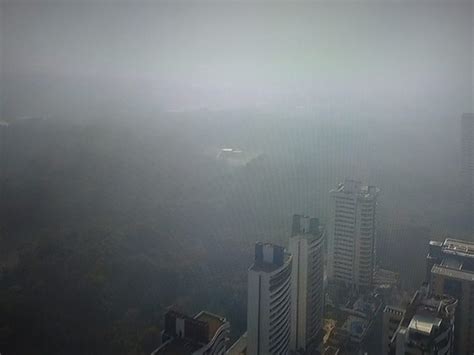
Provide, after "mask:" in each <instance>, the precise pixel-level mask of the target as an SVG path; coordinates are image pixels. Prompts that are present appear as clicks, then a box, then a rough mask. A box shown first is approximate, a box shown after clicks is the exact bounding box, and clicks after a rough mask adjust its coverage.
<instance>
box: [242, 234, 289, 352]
mask: <svg viewBox="0 0 474 355" xmlns="http://www.w3.org/2000/svg"><path fill="white" fill-rule="evenodd" d="M291 267H292V257H291V255H290V254H289V253H287V252H286V251H285V249H284V248H283V247H280V246H277V245H273V244H269V243H256V245H255V261H254V264H253V265H252V266H251V267H250V269H249V272H248V301H247V354H252V355H272V354H287V353H288V352H289V345H290V329H291V292H290V291H291Z"/></svg>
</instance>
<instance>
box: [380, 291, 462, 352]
mask: <svg viewBox="0 0 474 355" xmlns="http://www.w3.org/2000/svg"><path fill="white" fill-rule="evenodd" d="M456 306H457V300H456V299H454V298H453V297H450V296H436V295H432V294H430V293H429V291H428V288H427V287H423V288H422V289H420V290H419V291H417V292H416V293H415V295H414V296H413V298H412V300H411V302H410V304H409V305H408V307H407V309H406V311H405V313H404V315H403V317H402V319H401V321H400V324H399V326H398V328H397V330H396V331H395V333H394V335H393V337H392V339H391V341H390V345H389V353H390V354H396V355H398V354H406V353H410V354H413V355H417V354H420V355H421V354H433V355H454V354H455V353H454V341H453V340H454V320H455V317H454V315H455V310H456Z"/></svg>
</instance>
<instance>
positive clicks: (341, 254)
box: [327, 179, 379, 290]
mask: <svg viewBox="0 0 474 355" xmlns="http://www.w3.org/2000/svg"><path fill="white" fill-rule="evenodd" d="M378 192H379V189H377V188H376V187H375V186H362V184H361V183H360V182H359V181H354V180H349V179H346V180H345V181H344V183H342V184H340V185H339V186H338V187H337V189H335V190H332V191H331V192H330V193H331V211H330V219H329V223H328V230H327V235H328V257H329V260H328V277H329V280H330V281H333V282H336V283H342V284H344V285H346V286H351V287H353V288H355V289H357V290H363V289H368V288H370V287H371V285H372V277H373V269H374V263H375V215H376V214H375V212H376V205H377V195H378Z"/></svg>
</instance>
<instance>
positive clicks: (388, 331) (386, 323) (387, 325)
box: [382, 306, 405, 355]
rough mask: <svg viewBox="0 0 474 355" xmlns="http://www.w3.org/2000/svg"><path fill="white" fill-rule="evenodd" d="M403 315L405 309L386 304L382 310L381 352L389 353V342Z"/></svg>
mask: <svg viewBox="0 0 474 355" xmlns="http://www.w3.org/2000/svg"><path fill="white" fill-rule="evenodd" d="M404 315H405V310H404V309H402V308H399V307H393V306H386V307H385V309H384V310H383V329H382V332H383V340H382V344H383V345H382V349H383V354H385V355H386V354H390V342H391V341H392V338H393V335H394V334H395V332H396V331H397V329H398V326H399V324H400V322H401V321H402V319H403V316H404Z"/></svg>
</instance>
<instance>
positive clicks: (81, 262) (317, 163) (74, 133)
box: [0, 0, 473, 353]
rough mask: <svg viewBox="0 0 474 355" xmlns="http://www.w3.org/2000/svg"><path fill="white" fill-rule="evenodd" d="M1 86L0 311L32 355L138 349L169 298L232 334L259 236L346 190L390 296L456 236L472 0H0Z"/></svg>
mask: <svg viewBox="0 0 474 355" xmlns="http://www.w3.org/2000/svg"><path fill="white" fill-rule="evenodd" d="M0 74H1V77H0V104H1V107H0V109H1V111H0V112H1V115H0V120H2V121H5V122H8V123H9V124H10V125H9V126H8V128H7V129H5V130H4V135H3V136H2V154H3V163H2V164H3V165H2V167H1V169H2V198H1V200H2V201H1V204H2V235H1V238H0V240H1V245H0V250H1V254H2V258H1V259H2V260H3V265H4V267H6V268H7V269H11V270H12V271H11V272H12V276H11V278H8V275H7V276H6V277H4V279H3V282H5V284H6V285H7V286H8V287H6V289H8V290H9V291H8V292H4V294H1V295H0V296H1V297H0V299H1V300H3V301H2V302H3V305H5V306H4V307H5V309H9V310H10V311H9V313H8V314H9V315H8V316H6V319H7V320H6V321H5V322H7V321H9V322H10V323H12V322H13V324H18V325H15V326H14V327H17V328H14V329H13V330H12V332H11V333H14V334H18V333H20V334H28V338H29V339H30V340H31V342H30V344H34V345H35V347H36V349H38V348H39V349H47V350H48V353H55V351H57V352H58V353H60V352H61V349H64V348H65V347H68V346H70V345H71V344H74V346H75V348H76V349H77V351H78V353H81V350H82V352H84V348H81V346H82V347H83V346H85V345H84V344H85V343H86V342H87V344H89V345H88V346H90V348H88V351H90V349H91V348H94V349H97V353H107V352H109V351H112V350H113V351H114V352H116V353H117V352H118V353H125V352H124V350H125V349H127V350H130V349H132V348H133V347H134V346H136V345H131V344H137V343H139V344H140V346H141V347H142V348H140V349H145V350H148V347H150V346H151V345H150V344H153V343H154V338H153V334H155V333H156V332H154V328H153V327H159V325H160V322H161V319H162V314H163V309H164V308H165V307H167V306H169V305H170V304H177V305H179V306H180V307H182V308H183V309H185V310H187V311H189V312H191V311H197V310H200V309H209V310H210V311H214V312H216V313H222V314H226V315H227V316H228V318H229V319H230V321H231V323H232V327H233V328H232V329H233V332H235V334H239V333H241V332H242V330H243V329H245V317H243V316H242V314H245V309H246V308H245V306H246V305H245V302H246V270H247V267H248V265H249V264H250V261H251V259H252V246H253V244H254V242H255V241H257V240H264V241H273V242H279V243H282V244H284V245H285V243H286V240H287V238H288V235H289V231H290V221H291V216H292V215H293V214H294V213H303V214H308V215H311V216H316V217H320V218H321V221H322V222H323V223H325V219H326V218H327V210H328V208H327V207H328V202H329V194H328V191H329V190H330V189H331V188H334V187H335V186H336V185H337V184H338V183H339V182H340V181H342V180H343V179H344V178H345V177H351V178H356V179H361V180H362V181H364V182H365V183H368V184H372V185H376V186H378V187H379V188H380V189H381V191H382V193H381V197H380V202H379V206H378V239H377V255H378V259H379V265H381V266H384V267H389V268H391V269H394V270H395V271H398V272H400V273H401V276H402V283H403V284H404V286H405V287H408V288H410V287H417V286H418V285H419V283H420V281H421V280H422V279H423V276H424V258H425V255H426V247H427V241H428V240H429V239H442V238H443V237H444V236H445V235H446V234H451V235H454V236H457V237H465V238H467V239H469V238H471V239H472V236H473V234H472V230H469V227H468V225H469V223H468V222H469V219H470V218H471V216H466V211H465V209H464V207H465V204H464V196H465V195H466V193H465V191H464V190H463V186H462V181H461V146H460V138H461V127H460V118H461V115H462V113H464V112H472V111H473V92H472V90H473V4H472V1H347V2H346V1H334V2H329V1H319V2H316V1H315V2H269V1H255V2H250V1H239V2H231V1H224V2H207V1H206V2H204V1H170V2H164V1H163V2H159V1H158V2H145V1H136V2H125V1H112V0H110V1H98V0H97V1H72V0H71V1H67V0H64V1H46V0H37V1H33V0H31V1H22V0H3V1H1V2H0ZM222 148H239V149H242V150H243V151H244V152H245V156H246V161H245V162H244V163H242V164H237V165H229V164H227V163H226V162H225V161H222V160H220V159H218V153H219V151H220V150H221V149H222ZM45 256H47V257H45ZM57 265H62V267H61V268H59V269H60V270H58V267H57ZM417 270H418V271H417ZM45 275H51V276H50V277H45ZM12 287H13V288H12ZM78 289H80V291H79V290H78ZM58 290H60V291H58ZM13 300H14V301H13ZM8 302H12V303H13V304H14V306H12V305H11V303H8ZM0 303H1V302H0ZM7 305H8V306H7ZM15 307H16V308H15ZM12 309H13V310H12ZM31 309H34V310H37V311H36V312H29V311H28V310H31ZM51 309H53V310H54V311H51ZM15 310H16V311H17V313H15ZM43 312H44V314H43ZM70 312H75V313H73V314H72V315H71V314H69V313H70ZM33 313H34V315H33ZM37 313H38V315H36V314H37ZM18 314H20V315H18ZM86 315H87V316H86ZM92 315H93V316H92ZM9 317H10V318H9ZM43 317H48V319H51V320H52V321H51V322H48V326H45V325H44V324H43V322H44V318H43ZM90 317H92V319H93V321H91V318H90ZM12 319H13V321H12ZM20 320H21V321H20ZM25 320H26V322H28V325H29V326H28V327H25V329H23V328H21V327H24V325H22V324H25ZM15 322H16V323H15ZM82 322H83V323H85V324H88V325H90V324H91V323H93V325H90V327H91V329H89V330H88V331H84V332H81V333H80V334H76V333H75V332H74V331H73V329H76V328H77V327H79V326H81V324H82ZM18 327H19V328H18ZM20 328H21V329H22V331H23V333H22V332H21V331H20V330H19V329H20ZM130 329H133V330H134V331H133V332H131V331H130ZM68 332H70V333H68ZM30 333H31V334H30ZM72 333H74V335H72ZM130 333H133V334H135V335H133V336H134V337H136V338H133V339H130V337H131V335H130ZM8 334H10V333H8V332H7V338H8V336H11V334H10V335H8ZM51 334H55V335H56V334H59V335H57V336H55V337H54V340H51V338H52V336H51ZM235 334H234V335H235ZM1 335H2V334H0V340H1ZM8 339H10V338H8ZM15 339H16V340H15V341H16V342H17V343H14V344H16V345H18V344H22V341H21V339H22V338H21V336H20V337H17V338H15ZM45 339H48V342H46V340H45ZM65 339H67V340H65ZM104 339H107V341H106V342H105V341H104ZM137 339H138V340H137ZM150 339H152V340H153V341H152V340H150ZM10 341H11V340H10ZM148 342H149V343H150V344H149V343H148ZM155 344H156V343H155ZM22 346H27V345H25V344H23V345H22ZM26 349H27V348H26ZM140 349H138V350H137V349H135V350H136V351H137V353H139V351H141V350H140ZM130 351H131V350H130ZM145 352H146V351H145Z"/></svg>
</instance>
